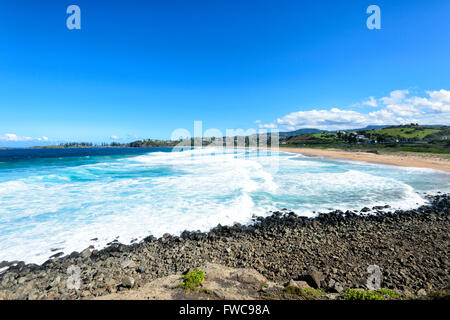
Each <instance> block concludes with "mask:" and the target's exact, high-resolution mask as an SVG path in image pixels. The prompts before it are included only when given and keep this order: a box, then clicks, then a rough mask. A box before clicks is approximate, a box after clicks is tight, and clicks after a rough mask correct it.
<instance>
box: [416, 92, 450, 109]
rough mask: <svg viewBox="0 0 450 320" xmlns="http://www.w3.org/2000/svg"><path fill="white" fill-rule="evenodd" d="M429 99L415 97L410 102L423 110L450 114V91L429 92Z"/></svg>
mask: <svg viewBox="0 0 450 320" xmlns="http://www.w3.org/2000/svg"><path fill="white" fill-rule="evenodd" d="M427 94H428V96H429V98H420V97H413V98H411V99H409V100H408V101H409V102H410V103H411V104H414V105H416V106H418V107H421V108H426V109H429V110H432V111H434V112H442V113H445V112H450V91H447V90H444V89H442V90H440V91H427Z"/></svg>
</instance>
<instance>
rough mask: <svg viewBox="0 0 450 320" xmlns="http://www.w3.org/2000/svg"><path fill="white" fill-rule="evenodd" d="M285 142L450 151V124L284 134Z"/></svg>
mask: <svg viewBox="0 0 450 320" xmlns="http://www.w3.org/2000/svg"><path fill="white" fill-rule="evenodd" d="M280 143H281V145H282V146H292V147H323V148H329V147H337V148H348V149H367V150H376V151H378V150H382V149H384V150H386V151H410V152H430V153H444V154H448V153H450V127H449V126H420V125H417V124H410V125H402V126H391V127H386V128H382V129H372V130H360V131H351V130H350V131H344V130H343V131H339V132H334V133H331V132H323V133H314V134H302V135H296V136H292V137H287V138H281V139H280Z"/></svg>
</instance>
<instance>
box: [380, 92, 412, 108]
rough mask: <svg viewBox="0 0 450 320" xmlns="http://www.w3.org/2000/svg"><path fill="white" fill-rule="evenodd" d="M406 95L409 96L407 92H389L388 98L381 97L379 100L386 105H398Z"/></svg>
mask: <svg viewBox="0 0 450 320" xmlns="http://www.w3.org/2000/svg"><path fill="white" fill-rule="evenodd" d="M407 94H409V90H395V91H392V92H391V94H390V96H389V97H383V98H381V99H380V100H381V101H382V102H383V104H386V105H390V104H399V103H401V102H402V101H403V100H404V99H405V97H406V95H407Z"/></svg>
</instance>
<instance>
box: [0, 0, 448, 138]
mask: <svg viewBox="0 0 450 320" xmlns="http://www.w3.org/2000/svg"><path fill="white" fill-rule="evenodd" d="M71 4H76V5H78V6H79V7H80V8H81V30H68V29H67V27H66V19H67V17H68V16H69V15H68V14H66V8H67V7H68V6H69V5H71ZM371 4H376V5H378V6H379V7H380V9H381V30H369V29H368V28H367V27H366V19H367V18H368V17H369V15H368V14H367V13H366V9H367V7H368V6H369V5H371ZM0 39H1V41H0V146H2V145H3V146H22V145H36V144H46V143H52V142H54V141H93V142H101V141H105V142H111V141H113V140H114V139H117V141H130V140H135V139H136V138H170V136H171V133H172V132H173V130H175V129H177V128H186V129H187V130H190V131H193V121H194V120H201V121H203V128H204V129H209V128H217V129H219V130H222V131H223V132H225V129H227V128H228V129H233V128H242V129H244V130H246V129H249V128H255V129H258V128H259V127H261V128H275V127H276V128H278V129H279V130H290V129H295V128H301V127H319V128H324V129H325V128H330V129H336V128H348V127H359V126H364V125H366V124H380V123H392V124H396V123H403V122H407V121H412V120H416V121H417V122H419V123H424V124H430V123H441V124H450V116H449V115H450V91H448V90H450V58H449V57H450V41H449V39H450V2H449V1H444V0H442V1H436V0H431V1H415V0H408V1H373V0H371V1H362V0H358V1H356V0H355V1H351V0H348V1H339V2H338V1H321V0H319V1H280V0H276V1H275V0H274V1H262V0H261V1H230V0H227V1H224V0H223V1H222V0H208V1H182V0H179V1H172V0H166V1H138V0H129V1H93V0H89V1H87V0H71V1H63V0H60V1H50V0H40V1H24V0H3V1H1V2H0ZM112 137H114V138H112ZM47 140H48V141H47Z"/></svg>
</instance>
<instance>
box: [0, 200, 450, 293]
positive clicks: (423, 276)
mask: <svg viewBox="0 0 450 320" xmlns="http://www.w3.org/2000/svg"><path fill="white" fill-rule="evenodd" d="M449 230H450V195H437V196H429V204H428V205H425V206H421V207H420V208H417V209H414V210H407V211H400V210H397V211H389V208H388V207H387V206H386V207H374V208H364V209H362V210H361V212H356V211H347V212H341V211H332V212H328V213H322V214H319V215H318V216H317V217H316V218H306V217H300V216H297V215H295V213H294V212H290V211H288V210H282V211H280V212H274V213H272V215H270V216H268V217H266V218H260V217H258V218H256V217H255V219H254V223H253V224H251V225H248V226H242V225H239V224H236V225H234V226H230V227H227V226H217V227H216V228H214V229H212V230H211V231H209V232H207V233H201V232H184V233H183V234H182V235H181V236H180V237H174V236H170V235H164V236H163V237H161V238H159V239H156V238H154V237H151V236H150V237H148V238H146V239H144V240H143V241H141V242H140V243H134V244H131V245H124V244H120V243H118V242H115V243H112V244H111V245H110V246H109V247H107V248H105V249H103V250H99V251H97V250H91V249H89V248H87V249H86V250H84V251H82V252H81V253H78V252H74V253H72V254H70V255H68V256H64V257H55V258H53V259H51V260H48V261H47V262H45V263H44V264H43V265H40V266H38V265H32V264H27V265H25V264H24V263H23V262H18V263H17V262H14V263H8V262H2V263H1V264H2V267H3V268H4V267H6V266H9V269H7V270H6V271H4V272H3V273H2V274H0V299H90V298H96V297H102V296H103V297H106V298H118V297H119V298H120V294H127V293H128V294H131V293H133V292H138V291H139V290H143V289H145V288H146V287H148V286H149V284H151V283H155V281H160V282H164V281H166V280H162V279H171V280H167V281H169V282H170V281H172V283H174V281H175V280H174V279H179V275H180V274H181V273H183V272H186V271H188V270H190V269H193V268H198V267H204V268H206V269H207V270H213V271H211V272H210V274H209V275H208V271H207V272H206V280H207V281H210V282H211V281H213V280H214V279H215V280H216V281H215V282H214V283H213V282H211V286H215V287H216V292H222V291H223V290H222V291H220V288H218V287H220V284H221V283H222V284H223V285H224V286H225V283H226V282H227V281H228V280H227V279H220V277H221V276H220V275H221V274H223V277H225V276H226V274H228V275H229V276H230V277H231V276H232V275H235V274H237V275H238V276H236V277H237V278H236V277H235V278H233V279H238V280H239V279H241V280H242V279H244V280H243V281H240V282H239V281H238V282H239V283H237V284H236V285H240V286H242V285H243V283H244V284H245V283H247V284H248V286H249V287H251V288H253V289H252V290H251V294H250V293H248V292H250V291H248V290H250V289H249V288H247V289H248V290H247V289H246V290H247V291H245V290H244V288H243V289H242V290H241V291H242V292H244V291H245V292H246V295H245V296H243V297H245V298H286V295H285V294H283V292H286V290H285V289H286V288H288V287H291V288H292V287H297V286H298V287H301V286H305V285H307V286H308V287H312V288H314V289H320V291H321V292H322V293H323V297H324V298H339V294H340V293H341V292H343V291H344V290H347V289H351V288H362V289H364V288H366V282H367V277H368V273H367V268H368V266H369V265H376V266H378V267H379V268H380V271H381V287H382V288H385V289H391V290H394V291H396V292H397V293H398V294H399V295H400V296H402V297H422V298H424V297H426V296H428V295H430V294H431V293H433V292H435V291H437V290H441V289H443V288H445V287H447V286H448V285H449V284H450V233H449ZM205 266H206V267H205ZM220 268H224V269H223V270H226V272H225V271H221V272H217V270H219V269H220ZM230 268H231V269H230ZM214 270H216V271H214ZM233 270H234V271H233ZM239 270H241V271H239ZM242 270H246V271H245V272H244V271H242ZM213 274H215V276H213ZM248 274H251V275H253V276H248ZM239 275H240V276H239ZM171 277H172V278H171ZM176 277H178V278H176ZM252 277H253V278H252ZM249 278H252V279H259V280H258V281H259V282H258V283H259V285H258V286H255V282H254V281H253V282H252V281H245V279H249ZM261 279H265V280H261ZM218 280H220V281H218ZM176 281H178V280H176ZM176 281H175V282H176ZM230 281H231V280H230ZM255 281H256V280H255ZM230 283H231V282H230ZM68 284H69V285H68ZM231 287H233V286H232V285H231V286H230V285H228V288H231ZM270 288H274V290H273V292H272V294H270V290H269V289H270ZM283 288H284V289H283ZM222 289H223V288H222ZM167 290H171V289H170V288H168V287H167ZM174 290H175V289H174ZM177 290H178V289H177ZM238 291H239V290H238ZM177 292H178V293H179V294H181V295H182V293H180V292H179V291H177ZM208 292H209V291H208V290H205V291H204V292H201V293H199V294H198V295H197V296H195V295H194V296H192V294H193V293H191V296H180V295H170V294H166V295H164V294H162V293H161V295H160V296H158V295H153V296H151V298H155V299H156V298H158V297H159V298H186V297H188V298H193V297H194V298H233V297H236V298H239V297H240V296H239V295H237V296H236V295H234V296H233V295H231V296H227V295H220V294H216V295H208ZM117 295H119V296H117ZM132 297H134V298H142V296H139V295H134V296H133V295H132ZM302 297H303V296H302ZM124 298H125V296H124Z"/></svg>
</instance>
